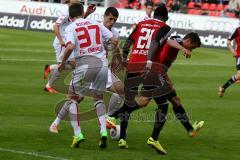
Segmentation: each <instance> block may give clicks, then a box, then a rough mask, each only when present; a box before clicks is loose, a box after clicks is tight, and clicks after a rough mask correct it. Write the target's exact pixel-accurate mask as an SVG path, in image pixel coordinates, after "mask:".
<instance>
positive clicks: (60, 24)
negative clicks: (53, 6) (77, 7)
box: [44, 0, 96, 93]
mask: <svg viewBox="0 0 240 160" xmlns="http://www.w3.org/2000/svg"><path fill="white" fill-rule="evenodd" d="M78 2H79V1H78V0H70V1H67V3H68V5H69V6H70V5H72V4H74V3H78ZM95 10H96V7H95V5H89V6H88V8H87V11H86V13H85V15H84V17H87V16H88V15H89V14H91V13H93V12H94V11H95ZM71 22H72V20H71V18H69V16H68V13H63V15H61V16H60V17H58V19H57V21H56V22H55V24H54V25H53V31H54V33H55V35H56V37H55V39H54V42H53V47H54V49H55V53H56V61H57V64H52V65H46V66H45V70H44V79H47V77H48V74H49V73H51V75H50V77H49V80H48V83H47V84H46V86H45V88H44V90H45V91H47V92H50V93H58V92H57V91H56V90H55V89H54V88H53V87H52V86H53V83H54V81H55V80H56V78H57V76H58V75H59V74H60V73H59V71H58V69H57V68H58V64H60V63H61V62H62V56H63V53H64V50H65V39H66V37H65V33H64V32H65V29H66V27H67V26H68V25H69V24H71ZM74 66H75V62H74V59H73V56H70V57H69V59H68V63H67V64H66V66H65V69H73V68H74Z"/></svg>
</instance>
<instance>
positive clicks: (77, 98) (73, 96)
mask: <svg viewBox="0 0 240 160" xmlns="http://www.w3.org/2000/svg"><path fill="white" fill-rule="evenodd" d="M68 100H70V101H71V100H73V101H76V102H78V103H79V102H81V101H82V100H83V99H81V96H78V95H68Z"/></svg>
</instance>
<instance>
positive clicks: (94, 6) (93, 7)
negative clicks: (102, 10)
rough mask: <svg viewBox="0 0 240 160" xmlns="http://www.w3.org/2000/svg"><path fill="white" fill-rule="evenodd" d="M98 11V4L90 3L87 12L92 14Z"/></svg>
mask: <svg viewBox="0 0 240 160" xmlns="http://www.w3.org/2000/svg"><path fill="white" fill-rule="evenodd" d="M95 11H96V4H90V5H89V6H88V8H87V11H86V14H87V15H90V14H92V13H93V12H95Z"/></svg>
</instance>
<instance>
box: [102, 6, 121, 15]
mask: <svg viewBox="0 0 240 160" xmlns="http://www.w3.org/2000/svg"><path fill="white" fill-rule="evenodd" d="M110 14H111V15H113V16H114V17H118V16H119V13H118V10H117V9H116V8H115V7H108V8H107V9H106V11H105V13H104V16H109V15H110Z"/></svg>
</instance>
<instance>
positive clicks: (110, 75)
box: [107, 69, 121, 89]
mask: <svg viewBox="0 0 240 160" xmlns="http://www.w3.org/2000/svg"><path fill="white" fill-rule="evenodd" d="M119 81H121V80H120V79H119V78H118V77H117V76H116V75H115V74H113V73H112V72H111V70H110V69H108V82H107V89H109V88H111V87H112V85H113V84H114V83H115V82H119Z"/></svg>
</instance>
